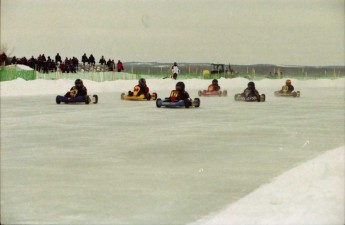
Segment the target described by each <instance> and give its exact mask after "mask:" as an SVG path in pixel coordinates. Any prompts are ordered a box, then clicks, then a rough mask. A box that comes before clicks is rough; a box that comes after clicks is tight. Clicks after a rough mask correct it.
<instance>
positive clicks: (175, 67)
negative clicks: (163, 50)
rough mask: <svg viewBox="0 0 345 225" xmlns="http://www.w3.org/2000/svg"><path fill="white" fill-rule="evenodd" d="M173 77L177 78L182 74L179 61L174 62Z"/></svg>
mask: <svg viewBox="0 0 345 225" xmlns="http://www.w3.org/2000/svg"><path fill="white" fill-rule="evenodd" d="M171 72H172V78H173V79H174V80H176V78H177V75H178V74H180V69H179V68H178V66H177V63H176V62H174V65H173V66H172V67H171Z"/></svg>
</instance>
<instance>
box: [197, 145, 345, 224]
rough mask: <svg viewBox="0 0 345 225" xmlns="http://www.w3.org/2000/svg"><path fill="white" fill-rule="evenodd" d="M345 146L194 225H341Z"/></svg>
mask: <svg viewBox="0 0 345 225" xmlns="http://www.w3.org/2000/svg"><path fill="white" fill-rule="evenodd" d="M344 151H345V146H343V147H340V148H337V149H334V150H331V151H328V152H326V153H324V154H322V155H321V156H319V157H317V158H316V159H313V160H311V161H308V162H306V163H304V164H302V165H300V166H298V167H296V168H293V169H291V170H289V171H287V172H285V173H283V174H282V175H280V176H278V177H277V178H275V179H274V180H273V181H272V183H270V184H266V185H264V186H262V187H260V188H258V189H257V190H256V191H254V192H252V193H251V194H249V195H247V196H246V197H244V198H242V199H240V200H239V201H237V202H235V203H234V204H232V205H230V206H228V207H227V208H226V209H224V210H223V211H221V212H219V213H218V214H216V215H210V216H209V217H207V218H205V219H202V220H200V221H197V222H195V223H193V225H199V224H202V225H235V224H236V225H240V224H241V225H245V224H256V225H260V224H262V225H276V224H279V225H285V224H294V225H302V224H312V225H325V224H329V225H336V224H339V225H342V224H344V222H345V219H344V212H345V211H344V210H345V209H344V175H345V174H344V169H345V168H344Z"/></svg>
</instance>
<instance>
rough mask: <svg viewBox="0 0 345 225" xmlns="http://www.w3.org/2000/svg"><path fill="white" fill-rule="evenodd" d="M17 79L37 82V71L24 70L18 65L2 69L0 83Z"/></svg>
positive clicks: (0, 69) (0, 70)
mask: <svg viewBox="0 0 345 225" xmlns="http://www.w3.org/2000/svg"><path fill="white" fill-rule="evenodd" d="M17 78H23V79H24V80H35V79H36V75H35V70H23V69H21V68H19V67H18V66H16V65H14V66H2V67H0V81H7V80H15V79H17Z"/></svg>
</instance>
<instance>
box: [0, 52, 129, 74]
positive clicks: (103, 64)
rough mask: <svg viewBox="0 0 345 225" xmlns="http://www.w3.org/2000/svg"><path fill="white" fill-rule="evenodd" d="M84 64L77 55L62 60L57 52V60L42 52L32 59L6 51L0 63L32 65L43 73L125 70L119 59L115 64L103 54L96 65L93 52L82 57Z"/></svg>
mask: <svg viewBox="0 0 345 225" xmlns="http://www.w3.org/2000/svg"><path fill="white" fill-rule="evenodd" d="M81 62H82V64H79V60H78V58H76V57H74V56H73V57H72V58H68V57H66V58H65V60H64V61H63V60H62V57H61V56H60V54H59V53H57V54H56V56H55V60H54V59H51V58H50V56H48V57H47V58H46V56H45V55H44V54H40V55H39V56H38V57H37V58H34V57H33V56H32V57H31V58H30V59H27V58H26V57H22V58H17V57H16V56H13V57H12V58H9V57H7V56H6V54H5V53H2V54H0V65H9V64H22V65H27V66H29V67H31V68H32V69H35V70H37V71H39V72H42V73H49V72H55V71H57V70H60V71H61V72H62V73H76V72H77V71H92V70H95V71H115V70H116V71H117V72H121V71H123V70H124V67H123V64H122V62H121V61H120V60H118V62H117V64H115V62H114V60H111V59H109V60H108V61H106V60H105V58H104V56H102V57H101V58H100V60H99V64H100V65H99V66H96V62H95V57H94V56H93V55H92V54H91V55H90V56H89V57H87V55H86V53H85V54H84V55H83V56H82V58H81Z"/></svg>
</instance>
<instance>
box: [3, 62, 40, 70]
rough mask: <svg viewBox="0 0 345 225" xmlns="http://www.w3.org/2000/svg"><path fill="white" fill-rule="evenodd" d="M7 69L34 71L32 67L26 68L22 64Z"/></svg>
mask: <svg viewBox="0 0 345 225" xmlns="http://www.w3.org/2000/svg"><path fill="white" fill-rule="evenodd" d="M6 67H7V68H11V67H12V68H17V69H18V68H19V69H21V70H29V71H32V70H34V69H32V68H31V67H29V66H26V65H22V64H17V65H9V66H6Z"/></svg>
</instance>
